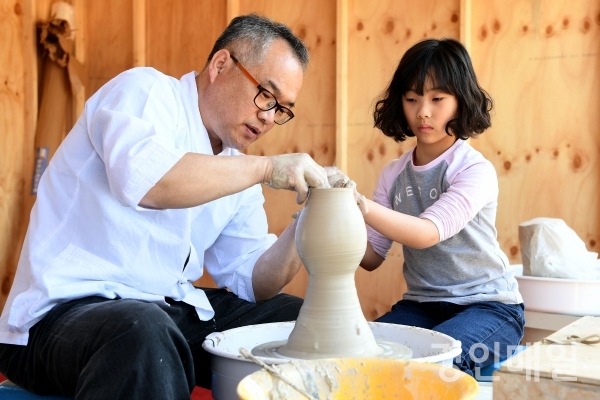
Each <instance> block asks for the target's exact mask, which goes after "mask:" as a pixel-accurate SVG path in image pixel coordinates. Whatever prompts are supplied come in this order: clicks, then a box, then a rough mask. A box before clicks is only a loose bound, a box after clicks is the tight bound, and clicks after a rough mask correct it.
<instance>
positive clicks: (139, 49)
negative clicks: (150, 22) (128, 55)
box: [133, 0, 146, 67]
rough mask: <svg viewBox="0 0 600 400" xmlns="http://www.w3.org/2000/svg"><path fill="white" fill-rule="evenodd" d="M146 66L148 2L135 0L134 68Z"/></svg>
mask: <svg viewBox="0 0 600 400" xmlns="http://www.w3.org/2000/svg"><path fill="white" fill-rule="evenodd" d="M145 65H146V0H133V66H134V67H143V66H145Z"/></svg>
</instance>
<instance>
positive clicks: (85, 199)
mask: <svg viewBox="0 0 600 400" xmlns="http://www.w3.org/2000/svg"><path fill="white" fill-rule="evenodd" d="M196 75H197V74H196V73H195V72H191V73H189V74H186V75H184V76H183V77H182V78H181V80H180V81H178V80H177V79H174V78H171V77H168V76H166V75H163V74H161V73H160V72H158V71H156V70H154V69H152V68H135V69H132V70H129V71H126V72H124V73H122V74H120V75H119V76H117V77H115V78H114V79H113V80H111V81H110V82H108V83H107V84H106V85H104V86H103V87H102V88H101V89H100V90H99V91H98V92H97V93H96V94H94V95H93V96H92V97H91V98H90V99H89V100H88V101H87V103H86V106H85V110H84V112H83V114H82V115H81V117H80V118H79V120H78V121H77V123H76V125H75V127H74V128H73V130H72V131H71V132H70V133H69V135H68V136H67V137H66V138H65V140H64V142H63V143H62V144H61V146H60V147H59V149H58V150H57V152H56V154H55V155H54V157H53V158H52V160H51V162H50V164H49V166H48V168H47V169H46V171H45V172H44V173H43V175H42V178H41V181H40V184H39V187H38V198H37V201H36V203H35V205H34V207H33V210H32V213H31V221H30V225H29V228H28V231H27V236H26V238H25V243H24V246H23V249H22V252H21V258H20V260H19V265H18V269H17V273H16V276H15V280H14V284H13V286H12V288H11V292H10V294H9V296H8V300H7V303H6V305H5V307H4V310H3V312H2V316H1V317H0V342H3V343H9V344H20V345H25V344H27V338H28V330H29V328H30V327H31V326H33V325H34V324H35V323H36V322H38V321H39V320H40V319H42V317H43V316H44V315H45V314H46V313H47V312H48V311H49V310H50V309H51V308H52V307H53V306H55V305H56V304H59V303H63V302H66V301H69V300H72V299H76V298H82V297H86V296H94V295H97V296H103V297H106V298H133V299H143V300H148V301H156V302H164V301H165V297H170V298H172V299H175V300H180V301H184V302H186V303H188V304H191V305H193V306H195V307H196V310H197V311H198V315H199V316H200V318H201V319H203V320H208V319H210V318H212V317H213V315H214V311H213V310H212V307H211V306H210V304H209V302H208V300H207V298H206V295H205V294H204V292H203V291H202V290H200V289H196V288H194V287H193V286H192V282H193V281H195V280H197V279H198V278H200V277H201V276H202V274H203V266H205V267H206V268H207V270H208V271H209V272H210V274H211V275H212V277H213V279H214V280H215V282H216V283H217V285H219V286H220V287H227V288H229V289H230V290H231V291H232V292H234V293H236V294H237V295H238V296H239V297H240V298H242V299H245V300H248V301H254V294H253V288H252V270H253V267H254V264H255V262H256V260H257V259H258V257H260V255H261V254H262V253H263V252H264V251H265V250H266V249H267V248H268V247H269V246H271V245H272V244H273V242H274V241H275V240H276V237H275V236H274V235H270V234H268V231H267V219H266V214H265V211H264V208H263V203H264V198H263V195H262V189H261V187H260V185H255V186H253V187H251V188H249V189H246V190H244V191H242V192H240V193H237V194H234V195H230V196H226V197H224V198H221V199H218V200H215V201H212V202H210V203H207V204H204V205H202V206H198V207H194V208H189V209H172V210H149V209H144V208H141V207H138V203H139V202H140V200H141V199H142V198H143V196H144V195H145V194H146V193H147V192H148V190H149V189H150V188H152V187H153V186H154V185H155V184H156V182H157V181H158V180H159V179H160V178H161V177H162V176H163V175H164V174H165V173H166V172H167V171H168V170H169V169H170V168H171V167H173V165H175V163H177V161H178V160H179V159H180V158H181V157H183V155H184V154H185V153H187V152H195V153H205V154H212V149H211V146H210V142H209V139H208V133H207V131H206V128H205V127H204V125H203V124H202V120H201V117H200V112H199V109H198V94H197V89H196V82H195V77H196ZM220 155H222V156H243V154H241V153H240V152H238V151H237V150H233V149H230V148H226V149H224V150H223V152H222V153H221V154H220ZM190 173H194V172H192V171H190ZM197 173H201V171H198V172H197ZM188 255H189V261H188V263H187V265H186V266H185V269H184V264H185V261H186V259H187V258H188Z"/></svg>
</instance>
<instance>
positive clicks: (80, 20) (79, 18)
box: [70, 0, 87, 126]
mask: <svg viewBox="0 0 600 400" xmlns="http://www.w3.org/2000/svg"><path fill="white" fill-rule="evenodd" d="M84 7H85V2H84V0H73V8H74V9H75V51H74V56H75V58H76V59H77V61H79V63H80V64H81V65H85V52H86V38H85V10H84ZM84 73H86V72H84ZM81 79H82V80H83V82H87V76H82V77H81ZM74 92H75V93H74V94H73V120H72V121H71V125H70V126H73V125H75V122H77V119H78V118H79V116H80V115H81V113H83V108H84V107H85V100H86V97H85V86H80V87H77V88H74Z"/></svg>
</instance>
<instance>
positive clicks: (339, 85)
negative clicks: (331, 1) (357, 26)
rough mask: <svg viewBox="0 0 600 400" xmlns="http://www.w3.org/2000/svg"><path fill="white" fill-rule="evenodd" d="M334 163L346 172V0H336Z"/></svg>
mask: <svg viewBox="0 0 600 400" xmlns="http://www.w3.org/2000/svg"><path fill="white" fill-rule="evenodd" d="M336 25H337V30H336V37H337V39H336V40H337V49H336V80H335V81H336V102H335V104H336V127H335V132H336V134H335V138H336V140H335V150H336V152H335V165H336V166H337V167H338V168H339V169H341V170H342V171H344V172H346V173H347V172H348V0H337V15H336Z"/></svg>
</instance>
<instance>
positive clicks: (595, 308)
mask: <svg viewBox="0 0 600 400" xmlns="http://www.w3.org/2000/svg"><path fill="white" fill-rule="evenodd" d="M514 267H515V278H517V282H518V283H519V292H521V296H523V301H524V302H525V310H527V311H539V312H545V313H551V314H565V315H574V316H585V315H591V316H600V301H598V298H599V293H600V281H599V280H595V281H584V280H577V279H562V278H540V277H537V276H523V266H522V265H521V264H516V265H514Z"/></svg>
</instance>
